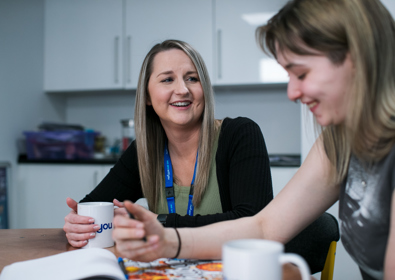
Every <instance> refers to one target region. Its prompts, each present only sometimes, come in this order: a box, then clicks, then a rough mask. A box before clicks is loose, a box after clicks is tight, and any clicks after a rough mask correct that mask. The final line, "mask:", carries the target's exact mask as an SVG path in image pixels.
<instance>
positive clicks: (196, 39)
mask: <svg viewBox="0 0 395 280" xmlns="http://www.w3.org/2000/svg"><path fill="white" fill-rule="evenodd" d="M212 1H213V0H200V1H198V2H196V1H194V0H168V1H166V2H163V0H149V1H136V0H126V26H125V28H126V36H125V46H126V47H125V48H126V51H125V56H126V60H127V61H128V63H127V65H126V68H125V76H126V88H136V87H137V81H138V76H139V73H140V68H141V65H142V63H143V60H144V57H145V56H146V54H147V53H148V51H149V50H150V49H151V47H152V46H154V45H155V44H156V43H160V42H162V41H164V40H166V39H177V40H182V41H185V42H187V43H189V44H190V45H192V47H194V48H195V49H196V50H197V51H198V52H199V53H200V54H201V56H202V57H203V60H204V61H205V63H206V66H207V68H208V71H209V74H212V72H213V47H212V46H213V37H212V26H213V11H212V10H213V4H212V3H213V2H212Z"/></svg>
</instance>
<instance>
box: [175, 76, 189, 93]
mask: <svg viewBox="0 0 395 280" xmlns="http://www.w3.org/2000/svg"><path fill="white" fill-rule="evenodd" d="M174 92H175V93H176V94H187V93H188V92H189V90H188V87H187V85H186V83H185V81H184V80H183V79H179V80H178V82H177V83H175V88H174Z"/></svg>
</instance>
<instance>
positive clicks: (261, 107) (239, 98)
mask: <svg viewBox="0 0 395 280" xmlns="http://www.w3.org/2000/svg"><path fill="white" fill-rule="evenodd" d="M215 92H216V93H215V103H216V104H215V116H216V118H225V117H233V118H234V117H238V116H244V117H249V118H251V119H253V120H254V121H255V122H257V123H258V125H259V126H260V128H261V130H262V132H263V135H264V137H265V140H266V145H267V149H268V151H269V153H272V154H273V153H293V154H299V153H300V146H301V142H300V130H301V126H300V106H298V105H296V104H295V103H292V102H289V100H288V99H287V96H286V92H285V86H284V87H283V88H282V89H267V88H261V89H237V90H234V89H217V90H216V91H215ZM134 98H135V94H134V93H132V92H128V93H120V92H113V93H106V94H99V95H93V96H92V95H89V94H88V95H87V94H80V95H78V94H73V95H71V96H69V97H68V98H67V109H66V120H67V122H68V123H81V124H82V125H84V126H85V127H89V128H93V129H96V130H99V131H101V132H102V133H103V134H104V135H105V136H106V137H108V139H109V140H110V141H109V142H110V143H113V141H114V139H115V138H120V137H121V124H120V120H121V119H124V118H133V115H134Z"/></svg>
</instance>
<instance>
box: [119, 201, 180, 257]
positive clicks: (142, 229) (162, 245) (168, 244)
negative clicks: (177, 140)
mask: <svg viewBox="0 0 395 280" xmlns="http://www.w3.org/2000/svg"><path fill="white" fill-rule="evenodd" d="M124 206H125V208H126V210H127V211H128V212H129V213H132V214H133V215H134V217H135V219H131V218H129V217H128V216H124V215H117V216H115V217H114V230H113V233H112V236H113V239H114V241H115V243H116V248H117V251H118V252H119V253H120V254H121V256H123V257H126V258H129V259H133V260H136V261H143V262H148V261H153V260H156V259H158V258H160V257H172V256H174V255H175V253H176V251H177V248H178V245H179V243H178V239H177V237H176V233H175V230H174V229H165V228H163V227H162V225H161V224H160V223H159V221H158V220H157V219H156V217H157V215H156V214H155V213H152V212H151V211H149V210H146V209H145V208H144V207H142V206H140V205H137V204H134V203H132V202H130V201H125V202H124ZM144 236H145V237H146V239H147V240H146V241H143V237H144ZM174 239H175V240H176V242H175V244H176V245H175V246H174V245H173V244H172V243H174V242H172V241H173V240H174Z"/></svg>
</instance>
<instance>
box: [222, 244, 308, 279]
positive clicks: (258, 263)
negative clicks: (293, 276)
mask: <svg viewBox="0 0 395 280" xmlns="http://www.w3.org/2000/svg"><path fill="white" fill-rule="evenodd" d="M287 262H290V263H293V264H295V265H297V266H298V267H299V270H300V272H301V275H302V279H303V280H310V279H311V277H310V269H309V266H308V265H307V263H306V261H305V260H304V259H303V258H302V257H300V256H299V255H296V254H290V253H284V245H283V244H281V243H279V242H276V241H270V240H263V239H239V240H232V241H229V242H227V243H225V244H224V245H223V247H222V264H223V277H224V280H251V279H254V280H259V279H270V280H281V279H282V265H283V264H284V263H287Z"/></svg>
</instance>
